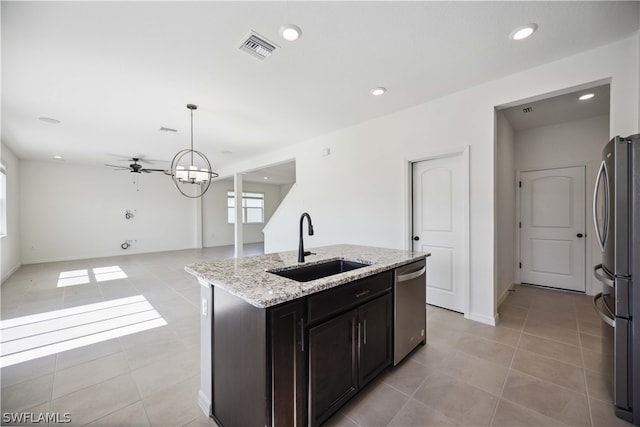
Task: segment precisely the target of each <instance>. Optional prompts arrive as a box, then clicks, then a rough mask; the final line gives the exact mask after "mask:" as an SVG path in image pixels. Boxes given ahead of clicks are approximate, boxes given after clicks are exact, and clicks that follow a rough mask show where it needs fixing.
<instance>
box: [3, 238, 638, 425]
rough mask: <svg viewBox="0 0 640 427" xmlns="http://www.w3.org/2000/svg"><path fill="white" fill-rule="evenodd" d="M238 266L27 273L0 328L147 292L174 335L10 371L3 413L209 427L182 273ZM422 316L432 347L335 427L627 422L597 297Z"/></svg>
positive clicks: (130, 263) (67, 265) (195, 292)
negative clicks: (117, 273)
mask: <svg viewBox="0 0 640 427" xmlns="http://www.w3.org/2000/svg"><path fill="white" fill-rule="evenodd" d="M261 251H262V247H261V246H260V245H253V246H248V247H247V248H246V249H245V253H246V254H254V253H261ZM232 255H233V251H232V249H231V248H229V247H225V248H208V249H204V250H185V251H174V252H163V253H157V254H144V255H130V256H122V257H113V258H100V259H93V260H84V261H73V262H58V263H47V264H38V265H26V266H23V267H22V268H20V269H19V270H18V271H17V272H16V273H14V274H13V275H12V276H11V277H10V278H9V279H8V280H6V281H5V283H3V285H2V288H1V289H0V304H1V311H0V317H1V318H2V319H3V320H5V319H13V318H20V317H22V316H28V315H34V314H38V313H44V312H49V311H53V310H60V309H64V308H69V307H78V306H83V305H86V304H93V303H99V302H102V301H108V300H113V299H118V298H124V297H130V296H134V295H143V296H144V297H145V298H146V299H147V300H148V301H149V303H150V304H151V305H152V306H153V307H154V308H155V309H156V310H157V312H158V313H159V314H160V315H161V316H162V318H163V319H164V320H165V321H166V322H167V325H165V326H161V327H157V328H154V329H150V330H146V331H143V332H138V333H134V334H130V335H125V336H120V337H117V338H113V339H110V340H107V341H101V342H98V343H95V344H91V345H88V346H84V347H79V348H76V349H72V350H67V351H62V352H58V353H54V354H51V355H48V356H44V357H40V358H37V359H33V360H30V361H25V362H22V363H18V364H15V365H12V366H9V367H6V368H4V369H2V370H1V381H2V384H1V385H2V389H1V395H0V400H1V407H2V413H3V414H4V413H7V412H28V413H33V414H39V413H47V412H48V413H52V412H58V413H60V414H63V413H65V412H66V413H69V414H70V415H71V420H72V422H71V424H60V425H91V426H94V425H102V426H115V425H130V426H150V425H152V426H215V424H214V423H213V422H212V421H211V420H209V419H208V418H206V417H205V416H204V414H202V412H201V411H200V409H199V408H198V406H197V404H196V399H197V393H198V388H199V372H198V369H199V367H198V366H199V365H198V363H199V362H198V357H199V356H198V354H199V349H198V345H199V337H198V334H199V317H198V316H199V314H198V302H199V288H198V284H197V282H196V281H195V279H193V277H192V276H190V275H188V274H187V273H185V272H184V271H183V269H182V268H183V266H184V265H185V264H188V263H190V262H194V261H199V260H210V259H216V258H226V257H230V256H232ZM113 265H118V266H119V267H120V268H121V269H122V271H124V272H125V273H126V274H127V278H122V279H118V280H110V281H102V282H96V280H95V277H92V279H91V282H90V283H85V284H81V285H76V286H67V287H62V288H58V287H57V282H58V278H59V275H60V273H61V272H64V271H74V270H80V269H92V268H97V267H105V266H113ZM427 312H428V331H427V341H428V344H427V345H426V346H424V347H420V348H418V349H417V350H416V351H415V352H414V353H412V354H411V356H410V357H409V358H408V359H407V360H405V361H404V362H403V363H402V364H401V365H400V366H398V367H396V368H389V369H388V370H387V371H385V372H384V373H383V374H382V375H381V376H380V377H379V378H378V379H377V380H375V381H374V382H373V383H372V384H370V385H369V386H368V387H366V388H365V389H364V390H362V391H361V392H360V393H359V395H357V396H356V397H355V398H354V399H353V400H352V401H351V402H349V403H348V404H347V405H345V406H344V407H343V408H342V410H341V411H340V412H339V413H337V414H336V415H335V416H334V417H333V418H332V419H330V420H329V421H328V423H327V425H330V426H448V425H464V426H548V425H553V426H563V425H574V426H617V425H619V426H624V425H627V426H628V425H630V424H628V423H625V422H623V421H621V420H619V419H617V418H615V417H614V415H613V408H612V405H611V403H610V401H611V397H610V394H609V384H608V383H607V379H608V377H605V376H603V374H602V372H604V371H605V370H606V369H609V370H610V369H611V366H610V365H609V364H608V362H607V361H608V360H609V358H608V357H607V356H606V354H604V353H605V352H606V351H609V350H610V349H604V351H603V348H602V345H601V322H600V321H599V319H598V318H597V316H596V315H595V313H594V312H593V309H592V308H591V302H590V298H589V297H587V296H584V295H576V294H570V293H563V292H556V291H551V290H545V289H538V288H532V287H524V286H516V288H515V291H514V292H512V293H511V294H510V296H509V297H508V298H507V300H506V301H505V302H504V303H503V304H502V306H501V307H500V309H499V312H500V318H501V322H500V325H499V326H497V327H495V328H494V327H490V326H486V325H482V324H479V323H476V322H472V321H469V320H466V319H464V318H463V317H462V316H461V315H460V314H457V313H452V312H449V311H446V310H443V309H440V308H436V307H431V306H428V307H427ZM0 423H2V421H1V420H0ZM3 425H4V424H3ZM38 425H43V424H42V423H40V424H38ZM49 425H57V424H55V423H50V424H49Z"/></svg>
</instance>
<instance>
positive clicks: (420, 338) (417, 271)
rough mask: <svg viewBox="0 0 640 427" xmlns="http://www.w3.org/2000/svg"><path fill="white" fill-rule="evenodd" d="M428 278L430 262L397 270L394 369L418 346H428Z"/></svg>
mask: <svg viewBox="0 0 640 427" xmlns="http://www.w3.org/2000/svg"><path fill="white" fill-rule="evenodd" d="M426 277H427V264H426V259H423V260H420V261H416V262H412V263H411V264H407V265H403V266H401V267H398V268H396V269H395V274H394V285H393V286H394V293H393V294H394V300H393V316H394V325H395V331H394V334H393V337H394V338H393V366H396V365H397V364H398V363H400V362H401V361H402V359H404V358H405V357H406V356H407V354H409V353H410V352H411V350H413V349H414V348H416V347H417V346H418V344H425V343H426V339H427V336H426V328H427V302H426V293H427V280H426Z"/></svg>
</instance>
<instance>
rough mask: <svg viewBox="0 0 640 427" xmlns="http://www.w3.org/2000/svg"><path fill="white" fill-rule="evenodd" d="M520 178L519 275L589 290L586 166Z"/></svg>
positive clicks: (536, 281)
mask: <svg viewBox="0 0 640 427" xmlns="http://www.w3.org/2000/svg"><path fill="white" fill-rule="evenodd" d="M520 178H521V179H520V181H521V185H522V187H521V188H520V190H521V191H520V204H521V205H520V206H521V208H520V219H521V230H520V258H521V267H520V268H521V270H520V281H521V282H522V283H531V284H535V285H544V286H551V287H554V288H561V289H570V290H574V291H582V292H584V291H585V246H586V245H585V241H586V234H585V232H586V230H585V171H584V166H578V167H571V168H559V169H548V170H540V171H533V172H522V173H521V174H520Z"/></svg>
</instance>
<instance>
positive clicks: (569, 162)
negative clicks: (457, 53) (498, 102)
mask: <svg viewBox="0 0 640 427" xmlns="http://www.w3.org/2000/svg"><path fill="white" fill-rule="evenodd" d="M587 94H592V95H593V96H592V97H590V98H588V99H587V97H583V95H587ZM580 98H583V99H580ZM609 105H610V86H609V81H608V79H603V80H600V81H595V82H590V83H585V84H583V85H580V86H575V87H572V88H565V89H561V90H558V91H556V92H554V93H549V94H544V95H542V94H541V95H539V96H536V97H533V98H530V99H528V100H527V99H524V100H519V101H514V102H512V103H509V104H505V105H502V106H497V107H496V110H497V111H496V116H495V117H496V129H497V133H496V165H495V170H496V175H495V179H496V194H495V196H496V222H495V229H496V236H495V241H496V261H495V268H496V282H495V289H496V294H495V298H496V307H499V305H500V303H501V302H502V301H504V300H505V299H506V298H507V296H508V295H509V291H510V290H511V289H512V287H513V285H514V284H517V283H543V284H545V283H544V282H541V281H539V280H534V279H532V278H531V277H527V272H525V273H524V277H522V276H523V274H522V273H523V270H525V269H526V268H527V266H526V262H527V261H523V259H524V258H525V254H523V253H521V251H522V250H523V249H526V247H523V244H522V243H521V241H520V239H521V237H522V236H521V229H520V228H519V223H520V221H521V217H520V215H521V214H520V209H521V205H520V204H521V202H522V200H521V194H520V193H521V191H520V188H519V186H518V184H519V181H520V174H521V173H523V171H542V170H554V169H563V168H567V167H574V166H580V167H581V168H583V170H584V182H585V184H584V188H585V202H584V207H583V209H582V213H583V216H584V219H585V224H584V228H583V229H582V230H580V231H576V233H575V234H574V236H573V237H574V238H576V237H577V234H579V233H581V234H583V237H582V238H581V239H583V240H584V242H583V243H582V245H583V246H584V251H581V252H584V257H585V265H584V267H583V268H582V271H581V272H580V273H579V274H581V275H583V276H584V287H581V286H578V287H576V286H573V285H566V284H565V285H561V288H562V289H576V288H577V289H579V291H581V292H585V293H587V294H590V295H592V294H594V293H596V292H598V291H599V289H600V286H599V285H598V284H597V283H595V282H596V281H594V279H593V278H592V276H591V274H590V270H591V268H592V266H593V265H595V264H598V263H599V262H600V261H599V259H600V253H599V249H598V247H597V244H596V242H595V240H594V239H593V233H592V230H593V220H592V218H591V214H590V209H589V208H588V207H589V206H591V205H592V198H593V192H592V188H593V185H594V182H595V177H596V174H597V168H598V166H599V164H600V160H601V156H602V149H603V147H604V145H605V144H606V143H607V141H609V139H610V138H609V131H610V125H609ZM565 245H566V246H569V243H565ZM556 249H557V248H556ZM568 253H569V252H565V254H568ZM567 256H568V255H567ZM521 262H522V263H523V266H522V268H520V263H521ZM548 267H549V266H547V268H548ZM572 268H575V267H572ZM555 270H556V271H558V270H559V271H562V270H561V269H560V267H558V266H556V267H555ZM564 271H565V272H566V270H564ZM571 275H573V273H571ZM546 284H549V283H546Z"/></svg>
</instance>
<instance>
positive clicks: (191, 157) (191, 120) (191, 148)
mask: <svg viewBox="0 0 640 427" xmlns="http://www.w3.org/2000/svg"><path fill="white" fill-rule="evenodd" d="M191 166H193V108H191Z"/></svg>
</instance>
